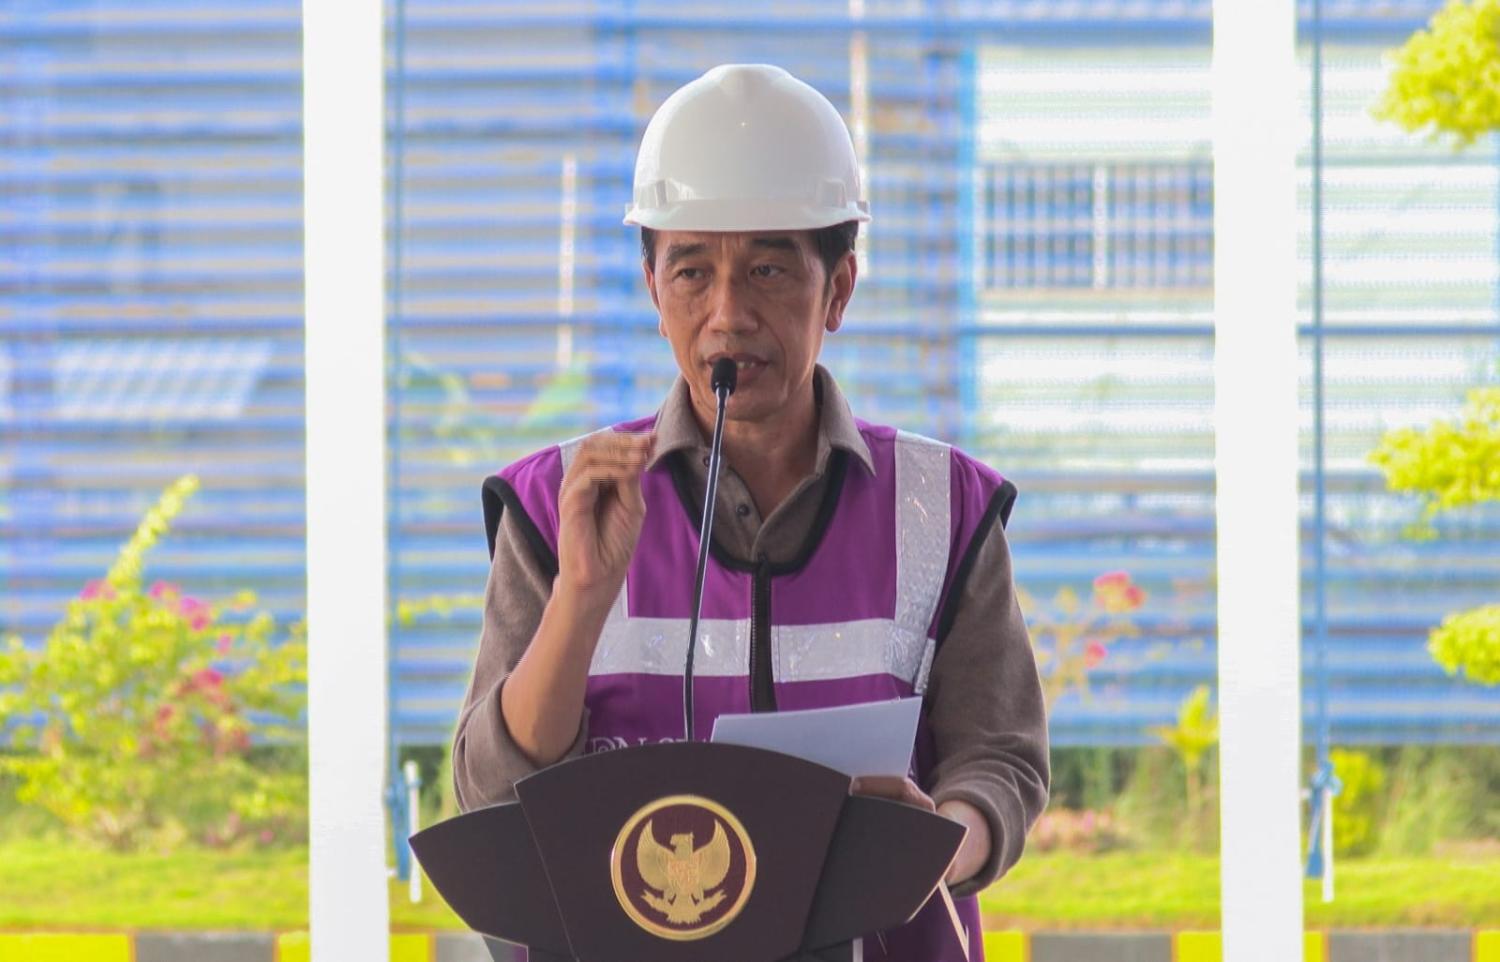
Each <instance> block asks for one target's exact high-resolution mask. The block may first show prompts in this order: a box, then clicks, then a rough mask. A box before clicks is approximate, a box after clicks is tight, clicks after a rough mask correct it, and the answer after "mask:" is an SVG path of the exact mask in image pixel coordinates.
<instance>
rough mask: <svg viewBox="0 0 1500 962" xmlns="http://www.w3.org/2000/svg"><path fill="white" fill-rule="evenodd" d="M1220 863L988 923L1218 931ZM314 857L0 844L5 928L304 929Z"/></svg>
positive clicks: (1443, 905) (993, 900) (1355, 894)
mask: <svg viewBox="0 0 1500 962" xmlns="http://www.w3.org/2000/svg"><path fill="white" fill-rule="evenodd" d="M1218 890H1219V886H1218V860H1217V859H1216V858H1213V857H1211V856H1187V855H1165V854H1161V855H1147V854H1139V853H1132V854H1126V853H1115V854H1109V855H1099V856H1077V855H1064V854H1046V855H1040V854H1038V855H1028V856H1027V857H1026V858H1025V859H1023V860H1022V862H1021V864H1020V865H1018V866H1017V867H1016V869H1015V870H1014V871H1013V872H1012V873H1011V874H1010V875H1009V876H1008V877H1007V878H1005V879H1002V880H1001V881H1000V882H999V883H998V884H997V885H995V886H994V887H993V888H991V889H990V890H989V891H988V892H986V893H985V895H984V897H983V907H984V912H985V917H986V919H987V923H988V927H990V928H1024V929H1031V930H1043V929H1045V930H1057V929H1109V928H1149V929H1182V928H1208V929H1214V928H1217V927H1218ZM426 893H427V898H426V900H425V901H424V902H423V903H422V904H420V905H412V904H410V903H409V902H408V901H407V898H406V889H405V886H404V885H400V884H397V883H394V882H393V883H392V885H391V924H392V927H393V928H397V929H451V928H462V924H461V923H460V922H459V921H458V919H457V918H455V917H454V915H453V914H452V913H451V912H450V911H449V910H448V908H447V907H446V906H444V905H443V904H442V902H441V900H439V899H438V898H437V897H436V895H435V894H434V893H433V892H432V890H431V888H430V887H429V888H427V890H426ZM1338 895H1339V897H1338V900H1337V901H1335V902H1334V903H1333V904H1332V905H1324V904H1323V903H1322V902H1321V901H1319V897H1318V892H1317V889H1316V887H1315V886H1314V884H1313V883H1307V890H1306V898H1307V903H1306V904H1307V920H1308V927H1309V928H1324V927H1397V926H1403V927H1404V926H1424V925H1426V926H1444V927H1459V928H1473V927H1490V928H1494V927H1500V857H1497V856H1496V855H1495V854H1493V853H1491V854H1488V855H1470V856H1457V857H1453V858H1447V859H1441V858H1430V859H1401V860H1379V861H1376V860H1345V861H1342V862H1340V863H1339V891H1338ZM306 925H307V851H306V849H289V850H281V851H266V852H244V853H230V852H212V851H202V850H188V851H183V852H179V853H177V854H174V855H171V856H161V855H154V854H145V853H141V854H132V855H122V854H118V853H113V852H104V851H91V850H84V849H80V848H78V847H75V846H72V845H66V844H59V843H53V842H49V841H45V840H38V839H14V840H10V841H4V842H0V929H9V930H18V929H20V930H43V929H67V930H84V929H110V930H121V929H254V930H285V929H300V928H304V927H305V926H306Z"/></svg>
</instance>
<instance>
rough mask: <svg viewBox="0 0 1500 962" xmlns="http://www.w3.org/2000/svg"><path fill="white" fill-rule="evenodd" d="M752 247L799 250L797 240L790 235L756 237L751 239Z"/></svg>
mask: <svg viewBox="0 0 1500 962" xmlns="http://www.w3.org/2000/svg"><path fill="white" fill-rule="evenodd" d="M750 246H751V247H769V248H771V249H772V250H778V251H791V252H792V253H794V254H795V253H796V252H797V242H796V241H794V240H792V239H791V238H790V237H755V238H752V239H751V241H750Z"/></svg>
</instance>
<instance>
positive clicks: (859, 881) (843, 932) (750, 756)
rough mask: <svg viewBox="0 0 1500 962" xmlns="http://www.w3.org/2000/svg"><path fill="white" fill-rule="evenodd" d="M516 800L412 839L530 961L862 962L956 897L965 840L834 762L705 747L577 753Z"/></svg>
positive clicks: (468, 919) (476, 923)
mask: <svg viewBox="0 0 1500 962" xmlns="http://www.w3.org/2000/svg"><path fill="white" fill-rule="evenodd" d="M516 796H517V799H518V800H517V801H516V802H510V803H506V804H502V805H495V806H492V807H490V808H485V809H479V810H477V811H473V812H469V813H467V814H465V815H460V816H459V817H457V818H453V819H449V820H448V821H446V822H442V823H440V824H438V825H434V826H432V827H431V828H428V829H426V830H424V831H422V832H419V833H417V834H416V835H414V836H412V838H411V845H412V850H413V851H414V852H415V853H416V856H417V859H418V861H419V862H420V863H421V865H422V868H423V869H424V870H425V871H426V872H427V876H428V878H430V879H431V880H432V884H433V885H434V887H436V888H437V890H438V892H440V893H441V894H442V896H443V898H444V899H446V900H447V902H448V904H449V905H450V906H452V907H453V910H454V911H455V912H457V913H458V915H459V917H460V918H462V919H463V920H464V922H465V923H467V924H468V925H469V927H470V928H472V929H474V930H475V931H477V932H480V933H483V934H485V935H489V936H493V937H495V938H499V939H503V940H505V941H507V942H513V943H517V944H519V945H524V946H526V947H527V948H528V950H529V955H530V960H531V962H568V960H574V959H577V960H580V962H710V960H712V962H783V960H785V962H853V960H855V959H856V958H857V957H858V951H857V949H856V947H855V942H854V940H856V939H858V938H860V937H861V936H864V935H868V934H870V933H874V932H877V931H880V930H883V929H888V928H891V927H894V926H897V925H900V924H902V923H903V922H906V921H907V920H909V919H911V918H912V917H913V916H914V915H915V914H916V913H917V912H918V910H920V909H921V908H922V907H923V906H924V905H926V904H927V902H928V899H929V898H941V899H943V900H945V901H946V900H947V890H946V889H945V888H943V887H941V885H940V882H941V880H942V877H943V874H944V873H945V872H946V871H947V869H948V866H949V864H950V863H951V862H952V860H953V856H954V855H955V854H956V853H957V851H958V847H959V844H960V843H961V842H962V841H963V836H964V832H965V829H964V828H963V826H961V825H959V824H957V823H956V822H953V821H950V820H948V819H946V818H943V817H941V816H938V815H933V814H931V813H929V812H925V811H922V810H920V809H917V808H913V807H911V806H908V805H903V804H900V803H898V802H893V801H888V800H885V799H878V798H868V797H863V796H851V795H850V794H849V778H848V776H846V775H843V774H840V773H839V772H836V771H834V770H832V769H829V768H825V767H823V766H821V765H816V764H814V763H812V762H808V761H804V760H802V759H799V758H794V757H792V756H789V755H783V754H780V753H777V752H771V751H765V750H762V749H758V748H745V747H741V746H737V745H720V744H709V743H704V742H686V743H668V744H661V745H648V746H643V747H640V748H629V749H622V750H619V751H612V752H604V753H600V754H595V755H586V756H583V757H581V758H576V759H572V760H570V761H567V762H563V763H561V764H558V765H554V766H552V767H550V768H547V769H544V770H543V771H540V772H538V773H536V774H535V775H531V776H529V777H527V778H524V779H522V780H521V781H519V782H517V783H516ZM947 904H948V906H949V914H950V917H951V902H948V903H947ZM953 921H954V923H955V928H954V932H953V935H952V937H953V938H954V939H955V941H956V943H957V944H960V945H961V944H962V940H963V934H962V933H963V929H962V926H961V925H959V924H958V923H957V919H956V917H955V918H954V919H953ZM965 949H966V946H965V947H964V948H961V949H959V953H960V954H961V955H966V954H967V952H966V951H965ZM945 954H948V953H945Z"/></svg>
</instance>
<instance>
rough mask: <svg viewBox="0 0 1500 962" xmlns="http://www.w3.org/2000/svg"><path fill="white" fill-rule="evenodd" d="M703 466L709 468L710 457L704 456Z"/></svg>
mask: <svg viewBox="0 0 1500 962" xmlns="http://www.w3.org/2000/svg"><path fill="white" fill-rule="evenodd" d="M703 466H704V467H705V468H706V467H708V455H706V454H705V455H704V456H703Z"/></svg>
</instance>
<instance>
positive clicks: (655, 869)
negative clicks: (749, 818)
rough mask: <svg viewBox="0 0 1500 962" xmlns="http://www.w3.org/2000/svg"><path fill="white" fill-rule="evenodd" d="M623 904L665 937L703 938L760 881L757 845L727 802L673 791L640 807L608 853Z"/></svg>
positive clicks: (729, 919) (739, 906) (650, 929)
mask: <svg viewBox="0 0 1500 962" xmlns="http://www.w3.org/2000/svg"><path fill="white" fill-rule="evenodd" d="M610 876H611V878H612V880H613V882H614V887H615V897H616V898H618V899H619V901H620V907H621V908H622V909H624V910H625V914H626V915H627V916H629V917H630V919H631V921H633V922H635V923H636V924H637V925H639V926H640V927H641V928H643V929H645V930H646V931H648V932H650V933H652V934H653V935H658V936H660V937H662V938H665V939H676V940H688V939H702V938H707V937H708V936H710V935H713V934H714V933H715V932H718V931H720V930H721V929H723V928H724V927H725V926H726V925H728V924H729V923H730V922H732V921H734V919H735V917H736V916H737V915H739V914H740V910H741V909H743V908H744V907H745V902H746V901H747V900H748V899H749V897H750V892H751V890H752V889H753V888H754V887H755V849H754V847H753V846H752V845H751V844H750V836H749V835H748V834H746V832H745V827H744V826H743V825H741V824H740V821H739V819H737V818H735V817H734V815H733V813H731V812H730V811H729V810H728V809H726V808H725V807H724V806H722V805H720V804H718V803H717V802H714V801H710V800H709V799H706V798H702V797H700V796H697V795H671V796H668V797H666V798H659V799H657V800H656V801H654V802H651V803H650V804H648V805H646V806H644V807H642V808H641V809H640V811H638V812H636V813H635V814H634V815H632V816H631V817H630V819H629V820H628V821H626V823H625V827H624V828H622V829H621V830H620V834H619V835H618V836H617V837H616V839H615V844H614V848H613V850H612V851H611V852H610Z"/></svg>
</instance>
